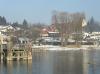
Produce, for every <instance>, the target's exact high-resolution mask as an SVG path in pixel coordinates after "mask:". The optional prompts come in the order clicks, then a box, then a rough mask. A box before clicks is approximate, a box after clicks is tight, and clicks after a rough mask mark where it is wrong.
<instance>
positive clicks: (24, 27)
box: [0, 16, 46, 41]
mask: <svg viewBox="0 0 100 74" xmlns="http://www.w3.org/2000/svg"><path fill="white" fill-rule="evenodd" d="M0 25H3V26H7V25H11V26H13V27H15V28H16V27H19V28H21V29H20V30H18V31H16V32H14V35H15V36H17V37H28V38H30V39H32V40H34V41H35V40H36V39H37V38H38V37H39V36H40V32H41V29H42V28H43V27H45V26H46V25H45V24H43V23H33V24H32V23H31V24H30V23H28V21H27V20H26V19H24V20H23V22H22V23H19V22H13V23H9V22H8V21H7V20H6V18H5V17H4V16H3V17H2V16H0Z"/></svg>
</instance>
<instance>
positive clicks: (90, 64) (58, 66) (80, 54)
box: [0, 50, 100, 74]
mask: <svg viewBox="0 0 100 74" xmlns="http://www.w3.org/2000/svg"><path fill="white" fill-rule="evenodd" d="M99 57H100V50H88V51H87V50H73V51H43V50H39V51H37V50H36V51H33V59H32V60H30V61H8V62H4V63H0V74H100V71H99V70H100V58H99Z"/></svg>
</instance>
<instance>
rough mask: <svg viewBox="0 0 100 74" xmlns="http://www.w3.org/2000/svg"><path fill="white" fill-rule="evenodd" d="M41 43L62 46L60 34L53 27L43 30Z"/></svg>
mask: <svg viewBox="0 0 100 74" xmlns="http://www.w3.org/2000/svg"><path fill="white" fill-rule="evenodd" d="M39 41H40V42H41V43H42V44H56V45H57V44H60V42H61V41H60V33H59V32H58V31H57V30H56V28H55V27H54V26H53V25H51V26H50V27H47V28H43V29H42V30H41V34H40V40H39Z"/></svg>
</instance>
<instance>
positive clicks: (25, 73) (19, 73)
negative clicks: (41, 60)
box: [1, 60, 32, 74]
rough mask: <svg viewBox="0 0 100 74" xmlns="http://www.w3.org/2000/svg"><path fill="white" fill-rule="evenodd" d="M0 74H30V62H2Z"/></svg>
mask: <svg viewBox="0 0 100 74" xmlns="http://www.w3.org/2000/svg"><path fill="white" fill-rule="evenodd" d="M1 74H32V60H30V61H7V62H3V63H2V65H1Z"/></svg>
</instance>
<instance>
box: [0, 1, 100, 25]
mask: <svg viewBox="0 0 100 74" xmlns="http://www.w3.org/2000/svg"><path fill="white" fill-rule="evenodd" d="M99 7H100V0H0V16H5V17H6V18H7V21H9V22H16V21H18V22H20V23H21V22H22V21H23V19H26V20H27V21H28V22H30V23H38V22H40V23H45V24H51V17H52V14H53V13H52V12H53V11H54V10H56V11H64V12H69V13H74V12H84V13H85V15H86V18H87V19H89V18H90V17H92V16H93V17H94V19H95V20H97V21H100V9H99Z"/></svg>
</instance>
